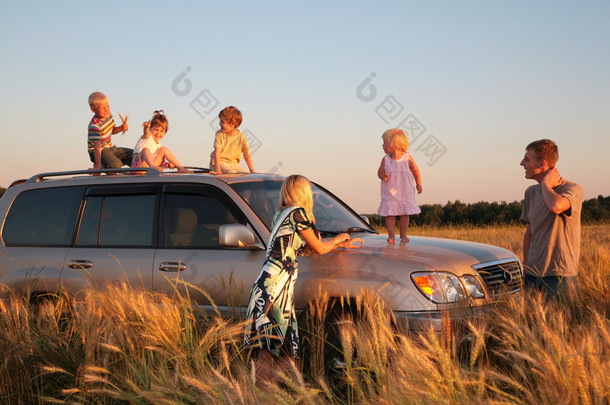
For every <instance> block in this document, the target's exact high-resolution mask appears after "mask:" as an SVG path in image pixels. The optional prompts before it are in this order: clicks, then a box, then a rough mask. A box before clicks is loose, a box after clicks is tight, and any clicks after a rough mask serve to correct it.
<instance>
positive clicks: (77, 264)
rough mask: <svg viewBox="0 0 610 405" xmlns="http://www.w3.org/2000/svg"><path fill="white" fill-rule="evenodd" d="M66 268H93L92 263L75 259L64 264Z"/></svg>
mask: <svg viewBox="0 0 610 405" xmlns="http://www.w3.org/2000/svg"><path fill="white" fill-rule="evenodd" d="M66 266H68V267H69V268H71V269H88V268H90V267H93V262H92V261H90V260H81V259H76V260H72V261H71V262H68V263H66Z"/></svg>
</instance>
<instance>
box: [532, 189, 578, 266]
mask: <svg viewBox="0 0 610 405" xmlns="http://www.w3.org/2000/svg"><path fill="white" fill-rule="evenodd" d="M553 190H554V191H555V192H556V193H557V194H559V195H561V196H563V197H565V198H567V199H568V200H570V208H569V209H568V210H566V211H564V212H562V213H561V214H554V213H552V212H551V210H549V208H548V207H547V205H546V203H545V202H544V197H543V195H542V186H541V185H540V184H536V185H533V186H530V187H528V188H527V190H525V201H524V203H523V211H522V212H521V220H522V221H525V222H527V223H529V224H530V228H531V231H532V238H531V242H530V247H529V251H528V255H527V263H525V272H526V273H527V274H531V275H533V276H538V277H548V276H564V277H566V276H576V274H577V273H578V260H579V257H580V212H581V210H582V197H583V189H582V187H581V186H580V185H578V184H576V183H572V182H569V181H565V180H564V182H563V183H562V184H560V185H559V186H557V187H555V188H553Z"/></svg>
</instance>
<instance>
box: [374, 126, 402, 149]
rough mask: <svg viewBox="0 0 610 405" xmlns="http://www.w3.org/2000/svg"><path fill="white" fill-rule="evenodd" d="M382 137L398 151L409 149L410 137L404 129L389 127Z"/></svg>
mask: <svg viewBox="0 0 610 405" xmlns="http://www.w3.org/2000/svg"><path fill="white" fill-rule="evenodd" d="M381 139H383V141H384V142H385V143H387V144H388V145H390V146H391V147H392V149H394V150H395V151H397V152H406V151H407V149H409V138H408V137H407V134H406V133H405V131H403V130H402V129H398V128H392V129H388V130H387V131H385V132H384V133H383V135H381Z"/></svg>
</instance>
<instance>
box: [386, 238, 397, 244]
mask: <svg viewBox="0 0 610 405" xmlns="http://www.w3.org/2000/svg"><path fill="white" fill-rule="evenodd" d="M387 242H388V243H394V242H396V239H394V238H388V240H387Z"/></svg>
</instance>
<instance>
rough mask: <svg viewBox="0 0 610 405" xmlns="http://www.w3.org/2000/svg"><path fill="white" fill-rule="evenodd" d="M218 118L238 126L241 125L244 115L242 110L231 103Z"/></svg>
mask: <svg viewBox="0 0 610 405" xmlns="http://www.w3.org/2000/svg"><path fill="white" fill-rule="evenodd" d="M218 118H220V119H221V120H223V121H225V122H227V123H229V124H231V125H233V126H234V127H235V128H237V127H238V126H240V125H241V120H242V115H241V111H239V110H238V109H237V108H235V107H233V106H232V105H230V106H228V107H225V108H224V109H223V110H222V111H221V112H220V113H218Z"/></svg>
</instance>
